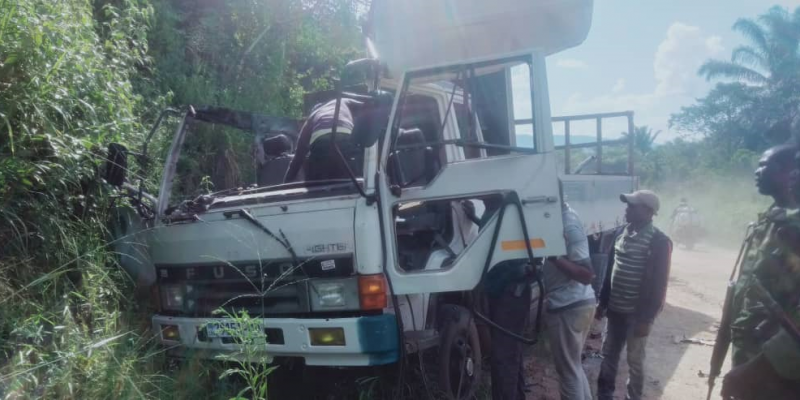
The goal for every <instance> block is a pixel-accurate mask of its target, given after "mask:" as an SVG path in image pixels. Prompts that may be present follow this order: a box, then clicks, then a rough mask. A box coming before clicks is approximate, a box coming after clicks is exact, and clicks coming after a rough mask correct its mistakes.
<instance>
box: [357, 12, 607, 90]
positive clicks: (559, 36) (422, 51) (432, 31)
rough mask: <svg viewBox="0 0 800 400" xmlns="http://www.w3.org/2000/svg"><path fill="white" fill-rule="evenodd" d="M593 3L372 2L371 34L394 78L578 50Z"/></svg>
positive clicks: (587, 29)
mask: <svg viewBox="0 0 800 400" xmlns="http://www.w3.org/2000/svg"><path fill="white" fill-rule="evenodd" d="M592 6H593V3H592V0H374V1H373V3H372V12H371V21H370V22H371V23H370V28H371V34H372V37H373V40H374V46H375V50H377V53H378V57H379V58H380V59H381V60H382V61H383V62H384V63H386V65H387V66H388V68H389V71H390V72H391V73H392V74H393V75H395V74H397V75H399V73H401V72H403V71H406V70H410V69H417V68H422V67H431V66H439V65H445V64H455V63H458V62H461V61H465V60H477V59H490V58H494V57H498V56H502V55H507V54H510V53H518V52H523V51H532V50H537V51H541V52H543V53H544V54H545V55H547V54H553V53H556V52H559V51H562V50H565V49H568V48H570V47H574V46H577V45H579V44H580V43H582V42H583V41H584V39H586V35H587V34H588V33H589V28H590V26H591V24H592Z"/></svg>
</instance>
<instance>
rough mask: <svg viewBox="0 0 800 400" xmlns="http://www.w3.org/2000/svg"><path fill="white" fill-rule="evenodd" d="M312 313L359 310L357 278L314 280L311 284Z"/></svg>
mask: <svg viewBox="0 0 800 400" xmlns="http://www.w3.org/2000/svg"><path fill="white" fill-rule="evenodd" d="M309 286H310V287H309V289H311V290H310V294H311V296H310V300H311V311H344V310H358V305H359V303H358V280H357V279H356V277H354V276H353V277H348V278H339V279H312V280H311V281H310V282H309Z"/></svg>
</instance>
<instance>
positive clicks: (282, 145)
mask: <svg viewBox="0 0 800 400" xmlns="http://www.w3.org/2000/svg"><path fill="white" fill-rule="evenodd" d="M262 144H263V146H264V153H266V154H267V155H270V156H279V155H282V154H286V153H290V152H291V151H292V142H291V140H289V138H288V137H286V135H277V136H273V137H270V138H267V139H264V141H263V142H262Z"/></svg>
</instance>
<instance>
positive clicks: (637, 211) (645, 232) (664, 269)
mask: <svg viewBox="0 0 800 400" xmlns="http://www.w3.org/2000/svg"><path fill="white" fill-rule="evenodd" d="M620 200H622V202H624V203H626V204H627V208H626V209H625V219H626V221H627V222H628V225H627V226H625V230H624V231H623V232H622V234H621V235H620V236H619V237H618V238H617V242H616V245H615V247H614V253H615V259H614V267H613V269H612V270H611V274H609V275H610V277H609V278H608V279H606V282H605V285H604V287H603V290H602V292H601V295H600V305H599V307H598V312H597V316H598V317H600V318H602V316H603V315H606V316H607V317H608V328H607V330H608V332H607V335H606V339H605V341H604V342H603V350H602V353H603V364H602V366H601V368H600V376H599V378H598V380H597V396H598V399H599V400H611V399H612V398H613V396H614V389H615V381H616V376H617V367H618V366H619V357H620V354H621V353H622V350H623V349H624V348H625V347H626V346H627V356H628V366H629V377H628V384H627V394H626V396H625V398H626V399H628V400H640V399H641V398H642V391H643V389H644V359H645V346H646V344H647V336H648V335H649V334H650V329H651V328H652V326H653V321H654V320H655V319H656V316H657V315H658V313H659V312H660V311H661V309H662V308H663V306H664V300H665V298H666V294H667V281H668V279H669V267H670V255H671V253H672V242H671V241H670V239H669V238H668V237H667V236H666V235H665V234H664V233H662V232H661V231H660V230H659V229H658V228H656V227H655V226H653V216H654V215H655V214H656V213H657V212H658V209H659V200H658V196H656V194H655V193H653V192H651V191H649V190H640V191H637V192H634V193H631V194H623V195H621V196H620Z"/></svg>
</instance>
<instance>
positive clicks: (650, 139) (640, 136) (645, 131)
mask: <svg viewBox="0 0 800 400" xmlns="http://www.w3.org/2000/svg"><path fill="white" fill-rule="evenodd" d="M660 134H661V131H660V130H659V131H656V132H653V128H650V127H648V126H647V125H644V126H637V127H636V128H634V130H633V146H634V148H635V149H636V150H637V151H638V152H639V153H640V154H642V155H644V154H647V153H649V152H650V151H652V150H653V143H654V142H655V141H656V138H657V137H658V135H660ZM628 135H629V134H628V132H622V136H624V137H625V139H628Z"/></svg>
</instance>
